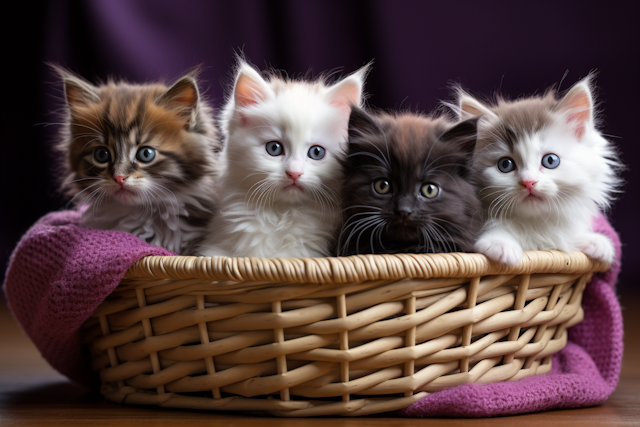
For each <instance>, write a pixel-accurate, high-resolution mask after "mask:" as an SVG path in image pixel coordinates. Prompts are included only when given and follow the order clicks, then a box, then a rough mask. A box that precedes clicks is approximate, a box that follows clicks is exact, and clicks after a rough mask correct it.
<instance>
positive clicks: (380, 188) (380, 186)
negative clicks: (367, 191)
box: [373, 179, 391, 194]
mask: <svg viewBox="0 0 640 427" xmlns="http://www.w3.org/2000/svg"><path fill="white" fill-rule="evenodd" d="M373 189H374V190H375V192H376V193H378V194H387V193H388V192H390V191H391V183H390V182H389V181H387V180H386V179H379V180H377V181H374V183H373Z"/></svg>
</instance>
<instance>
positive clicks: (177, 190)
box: [56, 68, 221, 253]
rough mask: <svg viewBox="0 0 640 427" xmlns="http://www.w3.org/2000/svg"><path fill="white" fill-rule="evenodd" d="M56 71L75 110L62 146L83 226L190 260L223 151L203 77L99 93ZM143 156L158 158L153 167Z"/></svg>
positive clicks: (67, 183)
mask: <svg viewBox="0 0 640 427" xmlns="http://www.w3.org/2000/svg"><path fill="white" fill-rule="evenodd" d="M56 70H57V71H59V73H60V75H61V76H62V78H63V81H64V88H65V96H66V100H67V106H68V108H66V110H65V120H64V121H63V124H64V126H63V129H62V132H61V138H60V141H59V144H58V149H59V151H61V152H62V153H63V154H64V155H65V163H64V172H63V176H64V177H65V178H64V181H63V183H62V189H63V191H64V192H65V193H66V194H67V195H68V196H70V197H72V202H73V203H74V204H75V205H76V206H79V207H81V209H83V216H82V221H83V224H84V225H86V226H91V227H95V228H101V229H110V230H119V231H125V232H129V233H132V234H134V235H136V236H137V237H139V238H141V239H142V240H145V241H147V242H148V243H151V244H155V245H158V246H163V247H165V248H167V249H169V250H172V251H174V252H176V253H181V252H183V251H184V250H185V248H186V246H187V245H188V243H189V241H191V240H194V239H198V238H199V237H200V235H201V234H202V229H203V227H204V224H205V223H206V222H207V221H208V220H209V218H210V217H211V216H212V212H213V209H214V206H215V188H214V184H215V181H216V177H217V174H218V169H219V161H218V154H217V153H218V152H219V151H220V149H221V145H220V139H219V136H218V131H217V129H216V127H215V126H214V123H213V119H212V117H213V114H212V111H211V109H210V107H209V106H208V105H207V104H206V102H204V101H203V100H202V99H201V97H200V94H199V91H198V86H197V82H196V75H195V74H191V75H187V76H185V77H183V78H181V79H179V80H178V81H177V82H176V83H175V84H174V85H173V86H171V87H167V86H165V85H164V84H161V83H155V84H129V83H126V82H122V81H118V82H116V81H109V82H107V83H106V84H103V85H100V86H94V85H92V84H90V83H88V82H87V81H85V80H83V79H81V78H79V77H76V76H74V75H71V74H70V73H68V72H66V71H64V70H62V69H59V68H56ZM105 150H106V151H105ZM144 150H146V151H144ZM141 151H144V153H143V154H149V153H154V155H155V157H153V158H152V159H151V160H150V161H146V160H148V159H149V158H150V157H151V156H147V157H144V155H143V154H141V153H140V152H141ZM107 152H108V155H107V154H106V153H107ZM101 156H102V157H101ZM105 156H106V157H105ZM141 156H142V157H141ZM105 158H108V160H107V161H100V160H104V159H105Z"/></svg>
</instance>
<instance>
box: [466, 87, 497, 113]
mask: <svg viewBox="0 0 640 427" xmlns="http://www.w3.org/2000/svg"><path fill="white" fill-rule="evenodd" d="M458 107H459V110H460V119H461V120H466V119H469V118H471V117H475V116H487V117H491V118H495V117H496V115H495V113H494V112H493V111H491V110H490V109H489V108H487V106H485V105H484V104H483V103H482V102H480V101H478V100H477V99H475V98H474V97H472V96H470V95H468V94H467V93H465V92H463V91H460V92H459V93H458Z"/></svg>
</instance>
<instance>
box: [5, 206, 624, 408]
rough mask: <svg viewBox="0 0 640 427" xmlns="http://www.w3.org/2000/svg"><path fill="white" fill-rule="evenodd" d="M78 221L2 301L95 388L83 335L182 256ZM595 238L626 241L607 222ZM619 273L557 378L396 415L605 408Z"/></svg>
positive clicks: (452, 394)
mask: <svg viewBox="0 0 640 427" xmlns="http://www.w3.org/2000/svg"><path fill="white" fill-rule="evenodd" d="M79 219H80V217H79V214H78V213H76V212H70V211H63V212H54V213H51V214H49V215H46V216H45V217H43V218H41V219H40V220H39V221H38V222H37V223H36V224H35V225H34V226H33V227H32V228H31V229H30V230H29V231H28V232H27V233H26V234H25V235H24V237H23V238H22V240H21V241H20V243H19V244H18V246H17V247H16V249H15V251H14V253H13V255H12V257H11V260H10V263H9V268H8V270H7V274H6V279H5V283H4V291H5V293H6V296H7V299H8V301H9V305H10V307H11V310H12V311H13V314H14V316H15V317H16V319H17V320H18V321H19V322H20V324H21V325H22V327H23V329H24V330H25V331H26V333H27V334H28V335H29V337H30V338H31V339H32V340H33V342H34V343H35V344H36V346H37V347H38V349H39V350H40V352H41V353H42V355H43V357H44V358H45V359H46V360H47V361H48V362H49V363H50V364H51V366H53V367H54V368H55V369H57V370H58V371H59V372H61V373H62V374H64V375H66V376H67V377H68V378H70V379H71V380H73V381H75V382H77V383H80V384H84V385H87V386H90V387H95V386H96V385H97V375H96V374H95V373H94V372H92V371H91V369H90V365H89V363H90V358H89V355H88V352H87V351H86V348H85V347H83V346H82V340H81V326H82V324H83V323H84V322H85V321H86V320H87V319H88V318H89V316H91V314H92V313H93V311H94V310H95V309H96V308H97V307H98V306H99V305H100V303H102V301H104V299H105V298H106V297H107V296H108V295H109V294H110V293H111V291H112V290H113V289H114V288H115V287H116V286H117V285H118V283H119V282H120V279H122V277H123V276H124V274H125V272H126V271H127V269H128V268H129V267H130V266H131V265H132V264H133V263H135V262H136V261H137V260H139V259H140V258H142V257H145V256H147V255H174V254H173V253H172V252H170V251H167V250H165V249H162V248H159V247H156V246H152V245H149V244H147V243H144V242H142V241H141V240H139V239H137V238H136V237H133V236H132V235H129V234H126V233H122V232H118V231H106V230H96V229H91V228H85V227H82V226H80V225H79ZM594 228H595V230H596V231H598V232H600V233H603V234H605V235H607V236H609V237H610V238H611V239H612V240H613V241H614V243H615V246H616V252H617V254H618V256H617V259H620V241H619V239H618V236H617V235H616V233H615V231H614V230H613V228H612V227H611V226H610V225H609V223H608V222H607V220H606V219H605V218H604V217H603V216H600V217H599V218H597V219H596V220H595V223H594ZM619 270H620V265H619V264H617V263H616V264H614V266H613V267H612V269H611V270H610V271H608V272H607V273H604V274H599V275H596V276H594V279H593V280H592V282H591V283H589V285H588V286H587V288H586V289H585V293H584V297H583V303H582V304H583V308H584V313H585V317H584V320H583V321H582V322H581V323H580V324H578V325H576V326H574V327H572V328H571V329H570V330H569V343H568V344H567V346H566V347H565V348H564V349H563V350H562V351H561V352H559V353H558V354H557V355H556V356H554V359H553V368H552V371H551V372H550V373H549V374H547V375H540V376H534V377H529V378H525V379H522V380H520V381H516V382H505V383H496V384H488V385H476V384H467V385H462V386H458V387H454V388H451V389H448V390H443V391H440V392H437V393H432V394H430V395H428V396H426V397H425V398H423V399H422V400H420V401H418V402H416V403H414V404H413V405H411V406H409V407H408V408H406V409H404V410H402V411H399V412H398V413H396V414H397V415H400V416H405V417H487V416H496V415H511V414H522V413H528V412H537V411H544V410H550V409H558V408H578V407H585V406H592V405H597V404H598V403H601V402H603V401H604V400H606V399H607V398H608V397H609V396H610V395H611V393H612V392H613V390H614V389H615V387H616V385H617V383H618V379H619V376H620V368H621V364H622V351H623V345H622V331H623V330H622V314H621V310H620V305H619V304H618V300H617V298H616V295H615V283H616V280H617V276H618V272H619Z"/></svg>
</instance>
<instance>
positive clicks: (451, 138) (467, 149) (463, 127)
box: [439, 116, 480, 163]
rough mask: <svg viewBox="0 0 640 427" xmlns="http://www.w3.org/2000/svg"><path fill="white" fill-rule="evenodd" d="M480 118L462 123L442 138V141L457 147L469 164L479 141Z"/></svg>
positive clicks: (476, 117)
mask: <svg viewBox="0 0 640 427" xmlns="http://www.w3.org/2000/svg"><path fill="white" fill-rule="evenodd" d="M479 119H480V117H479V116H475V117H473V118H471V119H468V120H465V121H462V122H460V123H458V124H456V125H455V126H453V127H452V128H451V129H449V130H447V131H446V132H445V133H443V134H442V135H441V136H440V138H439V139H440V140H441V141H443V142H446V143H447V144H450V145H456V146H457V147H458V149H459V150H460V151H462V152H463V153H465V155H466V159H467V162H466V163H468V162H469V160H470V159H471V157H472V156H473V152H474V150H475V148H476V142H477V140H478V120H479Z"/></svg>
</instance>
